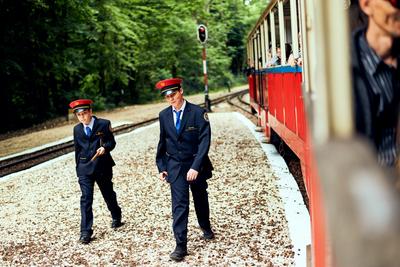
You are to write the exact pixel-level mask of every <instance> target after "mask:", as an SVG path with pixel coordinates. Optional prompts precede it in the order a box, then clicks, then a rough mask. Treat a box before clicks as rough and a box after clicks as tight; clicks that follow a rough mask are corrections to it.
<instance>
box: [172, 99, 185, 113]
mask: <svg viewBox="0 0 400 267" xmlns="http://www.w3.org/2000/svg"><path fill="white" fill-rule="evenodd" d="M185 107H186V100H185V99H183V104H182V106H181V108H180V110H176V109H175V108H174V107H173V106H172V111H182V112H183V111H184V110H185Z"/></svg>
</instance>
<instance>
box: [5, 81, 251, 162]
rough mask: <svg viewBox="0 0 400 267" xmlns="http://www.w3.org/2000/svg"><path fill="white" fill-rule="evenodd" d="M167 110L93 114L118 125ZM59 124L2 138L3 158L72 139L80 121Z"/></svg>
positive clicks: (148, 107)
mask: <svg viewBox="0 0 400 267" xmlns="http://www.w3.org/2000/svg"><path fill="white" fill-rule="evenodd" d="M246 87H247V85H243V86H238V87H235V88H233V89H232V90H231V91H233V92H235V91H240V90H243V89H245V88H246ZM227 93H228V91H227V90H224V91H219V92H215V93H211V94H210V99H213V98H217V97H220V96H222V95H225V94H227ZM187 99H188V101H190V102H192V103H196V104H200V103H203V102H204V95H203V94H197V95H191V96H188V97H187ZM164 107H166V103H165V102H160V103H152V104H144V105H132V106H126V107H123V108H117V109H113V110H109V111H102V112H98V113H97V112H96V111H94V114H95V115H96V116H98V117H101V118H107V119H109V120H111V122H112V124H113V125H114V126H115V125H118V124H122V123H124V122H129V123H137V122H140V121H143V120H146V119H150V118H154V117H157V116H158V113H159V112H160V111H161V110H162V109H163V108H164ZM60 121H61V122H60ZM60 121H58V122H57V121H53V122H52V123H48V124H43V126H41V127H38V126H36V127H32V128H30V129H25V130H23V131H18V132H14V133H9V134H7V135H6V136H3V138H0V148H1V149H0V157H5V156H9V155H12V154H15V153H19V152H22V151H25V150H27V149H31V148H34V147H38V146H42V145H45V144H48V143H51V142H55V141H58V140H61V139H64V138H68V137H71V136H72V128H73V125H75V124H76V123H77V120H76V119H75V118H74V117H73V116H71V120H69V121H65V120H64V119H60ZM53 125H55V126H53ZM38 128H39V129H38Z"/></svg>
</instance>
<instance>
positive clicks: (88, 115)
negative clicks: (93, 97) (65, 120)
mask: <svg viewBox="0 0 400 267" xmlns="http://www.w3.org/2000/svg"><path fill="white" fill-rule="evenodd" d="M75 115H76V117H77V118H78V120H79V121H80V122H82V123H83V124H85V125H88V124H89V123H90V121H91V120H92V110H91V109H85V110H84V111H81V112H77V113H75Z"/></svg>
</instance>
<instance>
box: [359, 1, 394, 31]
mask: <svg viewBox="0 0 400 267" xmlns="http://www.w3.org/2000/svg"><path fill="white" fill-rule="evenodd" d="M397 1H400V0H397ZM397 1H396V0H361V1H360V4H361V8H362V9H363V11H364V12H365V13H366V14H367V16H368V17H369V18H370V23H373V24H375V25H376V26H377V27H378V28H379V29H380V30H382V31H383V32H385V33H386V34H388V35H390V36H391V37H393V38H397V37H400V9H398V8H396V7H395V6H396V5H397ZM397 6H398V5H397Z"/></svg>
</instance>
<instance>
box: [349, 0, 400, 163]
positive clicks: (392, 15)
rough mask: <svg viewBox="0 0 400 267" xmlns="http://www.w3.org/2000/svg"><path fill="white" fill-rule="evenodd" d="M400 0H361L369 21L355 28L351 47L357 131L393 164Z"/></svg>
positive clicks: (399, 88)
mask: <svg viewBox="0 0 400 267" xmlns="http://www.w3.org/2000/svg"><path fill="white" fill-rule="evenodd" d="M399 1H400V0H359V1H358V4H359V8H360V9H361V11H362V12H363V13H365V15H366V16H367V22H368V23H367V25H366V26H363V27H361V28H358V29H356V30H354V32H353V34H352V48H351V54H352V55H351V58H352V72H353V94H354V107H355V108H354V109H355V122H356V131H357V132H358V133H359V134H361V135H363V136H365V137H367V138H368V139H369V140H370V141H372V143H373V144H374V145H375V148H376V151H377V155H378V156H377V158H378V162H379V163H380V165H382V166H385V167H389V168H393V167H394V166H395V165H396V164H397V163H396V162H397V161H398V152H399V146H398V143H399V141H400V140H398V139H399V138H398V137H397V136H398V134H399V133H398V131H399V128H398V127H399V126H398V125H399V96H400V68H399V63H400V61H399V60H400V56H399V55H400V53H399V51H400V50H399V40H400V39H399V37H400V9H399V5H400V3H399ZM396 139H397V140H396Z"/></svg>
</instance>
